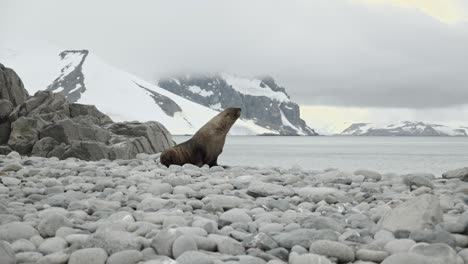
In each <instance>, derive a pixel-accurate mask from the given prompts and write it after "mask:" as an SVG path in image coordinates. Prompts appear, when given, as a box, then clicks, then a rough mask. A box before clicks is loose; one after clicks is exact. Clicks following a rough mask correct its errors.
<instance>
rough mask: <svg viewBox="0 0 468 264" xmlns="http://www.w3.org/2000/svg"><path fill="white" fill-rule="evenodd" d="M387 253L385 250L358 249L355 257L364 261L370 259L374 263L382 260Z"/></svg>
mask: <svg viewBox="0 0 468 264" xmlns="http://www.w3.org/2000/svg"><path fill="white" fill-rule="evenodd" d="M388 256H389V254H388V253H387V252H385V251H375V250H368V249H360V250H358V251H357V252H356V259H359V260H364V261H372V262H376V263H380V262H382V261H383V260H384V259H385V258H387V257H388Z"/></svg>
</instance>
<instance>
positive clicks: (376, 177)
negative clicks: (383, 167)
mask: <svg viewBox="0 0 468 264" xmlns="http://www.w3.org/2000/svg"><path fill="white" fill-rule="evenodd" d="M354 175H362V176H364V178H365V179H371V180H373V181H380V180H381V179H382V175H381V174H380V173H378V172H376V171H370V170H356V171H354Z"/></svg>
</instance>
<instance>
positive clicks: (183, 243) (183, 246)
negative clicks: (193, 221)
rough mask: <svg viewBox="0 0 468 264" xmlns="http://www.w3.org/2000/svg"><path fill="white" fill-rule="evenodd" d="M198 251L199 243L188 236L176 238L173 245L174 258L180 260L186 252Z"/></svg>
mask: <svg viewBox="0 0 468 264" xmlns="http://www.w3.org/2000/svg"><path fill="white" fill-rule="evenodd" d="M197 250H198V247H197V243H195V241H194V240H193V239H192V238H191V237H190V236H186V235H182V236H180V237H178V238H176V240H175V241H174V244H172V256H174V258H178V257H179V256H180V255H182V254H183V253H184V252H187V251H197Z"/></svg>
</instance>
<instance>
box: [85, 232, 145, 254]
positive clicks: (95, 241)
mask: <svg viewBox="0 0 468 264" xmlns="http://www.w3.org/2000/svg"><path fill="white" fill-rule="evenodd" d="M141 246H142V245H141V240H140V239H138V237H137V236H135V235H134V234H132V233H129V232H125V231H102V232H98V233H95V234H93V235H91V236H90V237H89V238H88V239H87V240H86V242H85V245H84V246H83V247H89V248H92V247H96V248H103V249H104V250H105V251H106V252H107V253H108V254H110V255H112V254H114V253H116V252H119V251H123V250H130V249H134V250H140V249H141Z"/></svg>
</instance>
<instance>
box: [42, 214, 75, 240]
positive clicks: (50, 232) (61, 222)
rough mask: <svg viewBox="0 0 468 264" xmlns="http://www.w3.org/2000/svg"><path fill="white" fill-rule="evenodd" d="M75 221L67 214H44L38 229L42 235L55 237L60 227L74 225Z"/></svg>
mask: <svg viewBox="0 0 468 264" xmlns="http://www.w3.org/2000/svg"><path fill="white" fill-rule="evenodd" d="M72 226H73V223H72V222H71V221H70V220H68V218H66V217H65V216H63V215H61V214H57V213H51V214H47V215H46V216H44V218H43V219H42V220H41V222H39V225H38V226H37V230H38V231H39V233H40V234H41V236H42V237H53V236H55V232H57V230H58V229H59V228H60V227H72Z"/></svg>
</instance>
